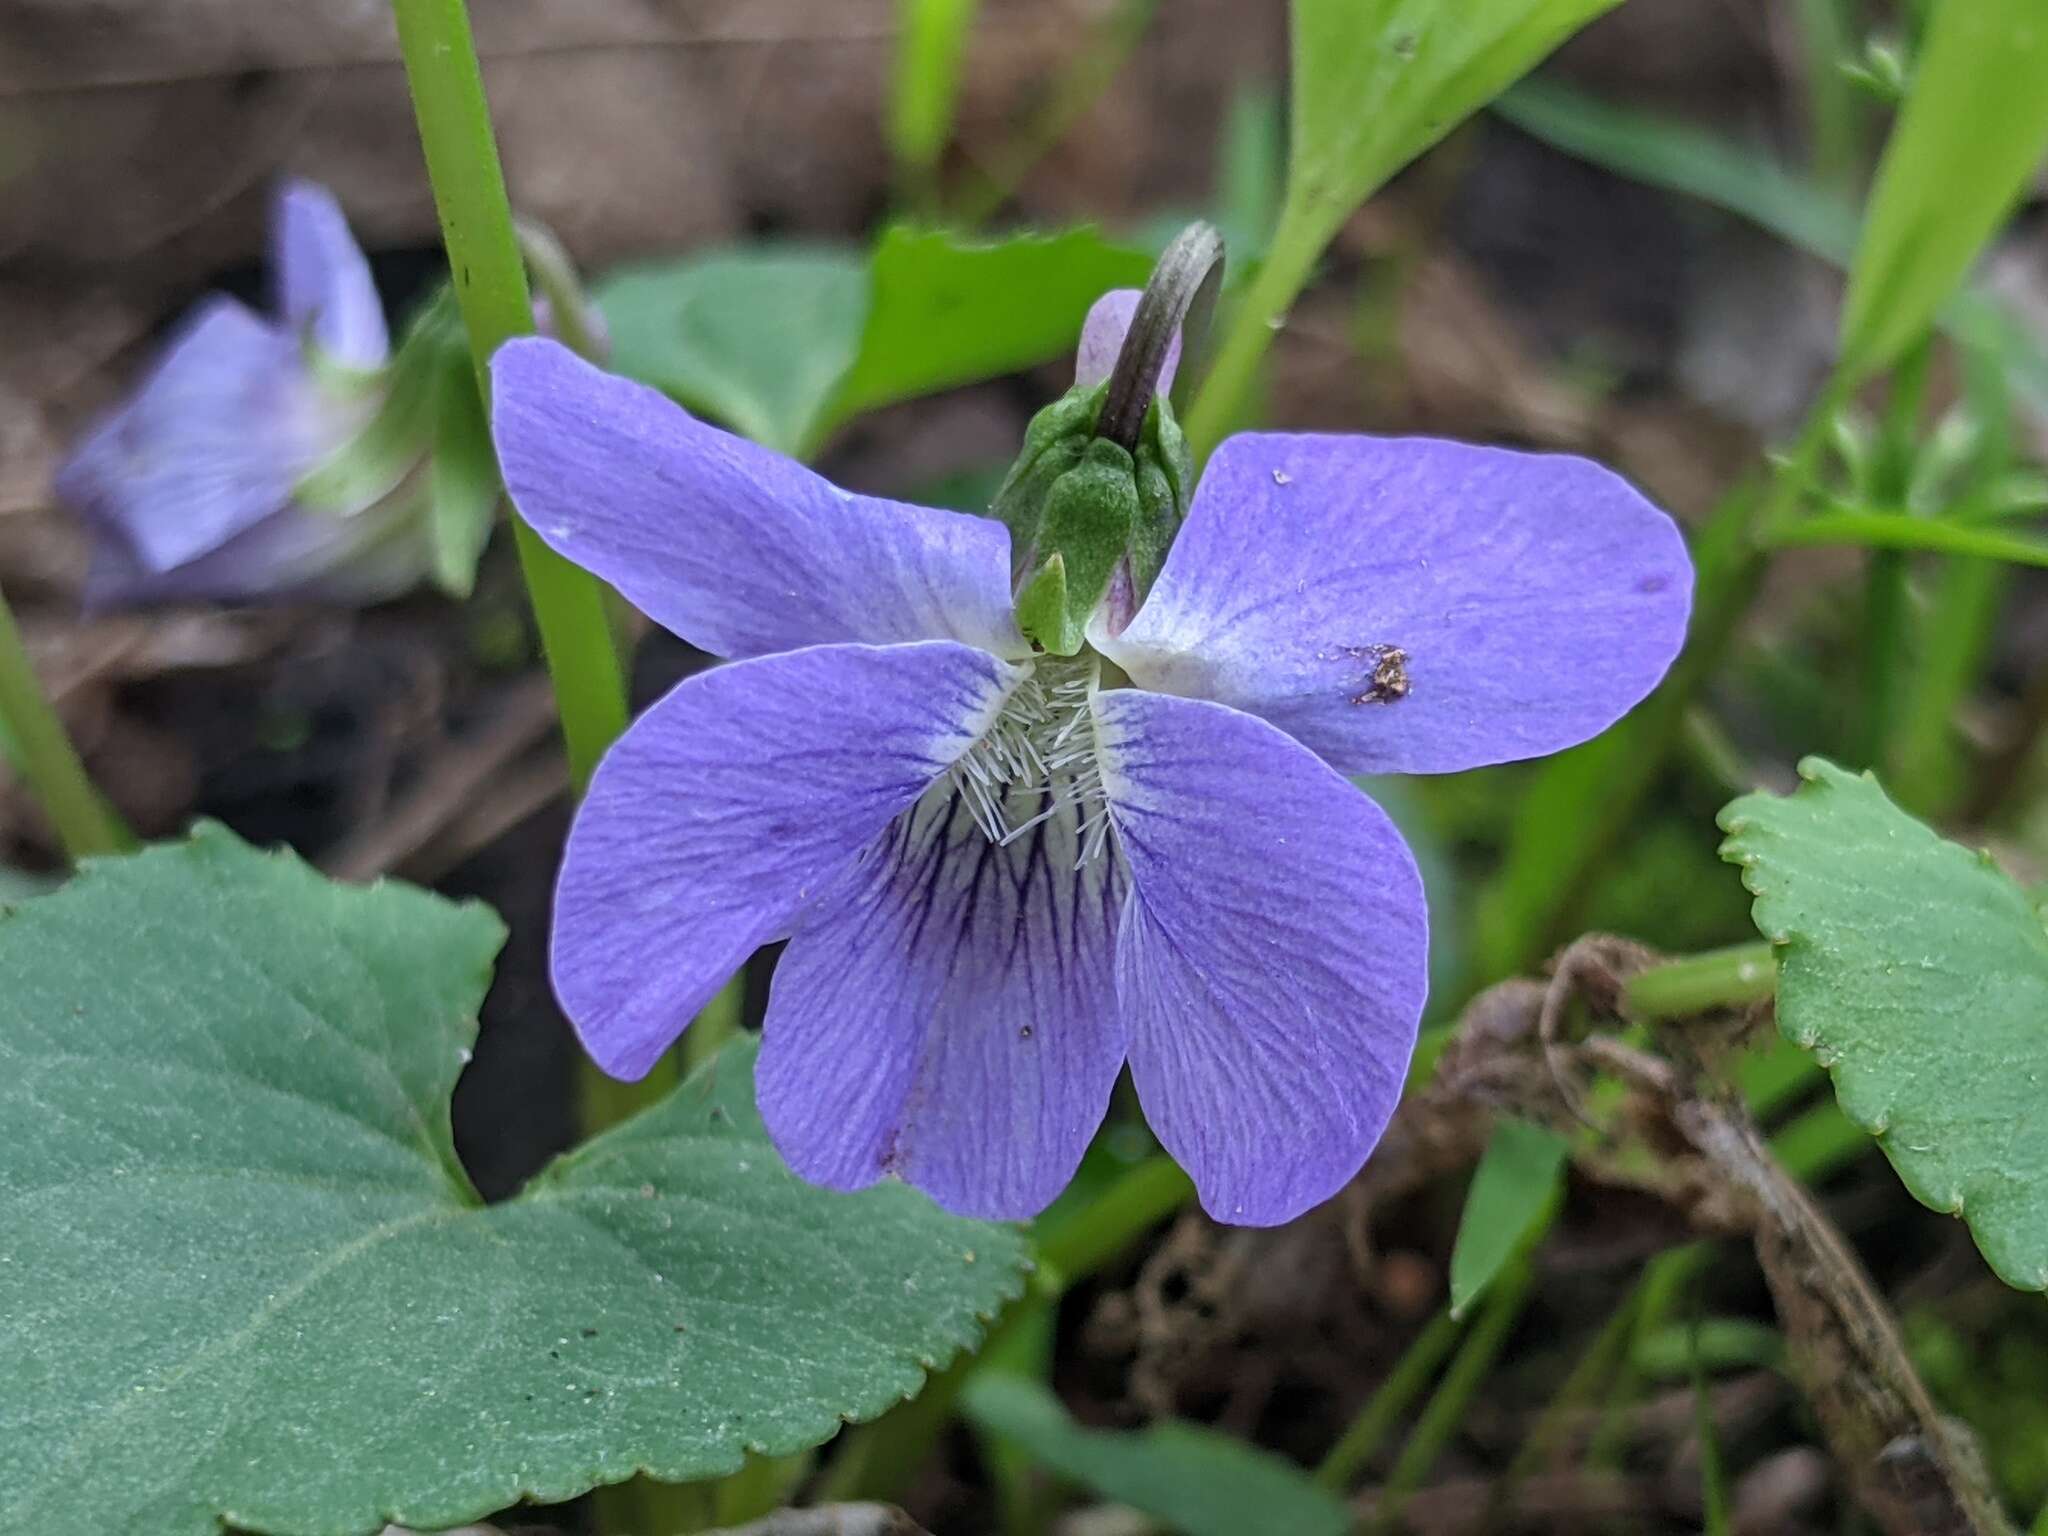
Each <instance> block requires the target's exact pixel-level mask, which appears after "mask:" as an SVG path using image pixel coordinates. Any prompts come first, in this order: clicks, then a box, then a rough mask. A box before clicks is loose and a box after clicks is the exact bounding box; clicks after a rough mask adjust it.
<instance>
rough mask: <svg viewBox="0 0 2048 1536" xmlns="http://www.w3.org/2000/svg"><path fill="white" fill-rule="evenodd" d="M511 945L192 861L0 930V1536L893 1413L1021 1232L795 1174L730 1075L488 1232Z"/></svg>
mask: <svg viewBox="0 0 2048 1536" xmlns="http://www.w3.org/2000/svg"><path fill="white" fill-rule="evenodd" d="M502 937H503V931H502V929H501V927H500V925H499V923H498V920H497V919H496V918H495V917H494V916H493V915H492V914H491V913H490V912H489V911H487V910H485V909H484V908H482V907H479V906H474V905H470V906H452V905H450V904H448V903H447V902H444V901H442V900H440V899H439V898H436V897H433V896H430V895H427V894H425V893H423V892H419V891H415V890H410V889H407V888H405V887H401V886H396V885H380V886H376V887H373V888H370V889H357V888H350V887H345V886H338V885H334V884H330V883H329V882H327V881H325V880H323V879H322V878H321V877H319V876H318V875H317V874H315V873H314V872H313V871H311V870H309V869H307V868H306V867H305V866H304V865H303V864H301V863H299V862H298V861H297V860H296V859H294V858H291V857H289V856H276V855H266V854H261V853H257V852H254V851H252V850H251V849H249V848H247V847H245V846H244V845H243V844H241V843H240V842H238V841H236V840H235V838H233V837H232V836H231V835H230V834H228V833H226V832H224V831H221V830H218V829H208V830H204V831H202V832H200V833H199V834H198V835H197V836H196V837H195V838H194V839H193V840H192V841H191V842H189V843H186V844H183V845H178V846H172V847H163V848H157V849H153V850H150V851H148V852H145V853H142V854H140V855H137V856H134V857H132V858H127V859H119V860H109V861H106V862H103V863H99V864H95V865H92V866H89V867H88V869H87V871H86V872H85V873H84V874H82V875H81V876H79V877H78V878H77V879H76V880H74V881H73V882H72V883H71V884H70V885H69V886H67V887H66V888H64V889H63V890H61V891H58V892H57V893H55V894H53V895H51V896H48V897H44V898H40V899H37V900H34V901H31V902H29V903H27V904H25V905H24V906H22V907H20V908H18V909H16V910H15V911H14V912H13V913H11V914H10V915H8V916H6V917H5V918H4V919H0V976H4V977H6V985H5V987H4V989H0V1148H4V1151H0V1231H4V1232H5V1233H6V1239H5V1243H4V1246H0V1517H4V1521H0V1523H4V1524H5V1525H6V1527H7V1528H8V1529H10V1530H21V1531H35V1532H38V1533H50V1536H56V1533H60V1532H62V1533H71V1532H86V1531H90V1532H93V1533H95V1536H216V1533H217V1531H218V1529H219V1525H220V1523H221V1522H223V1521H225V1522H227V1523H229V1524H232V1525H234V1526H237V1527H241V1528H245V1529H248V1530H252V1531H258V1532H266V1533H277V1536H356V1533H366V1532H372V1531H375V1530H377V1529H378V1528H379V1527H380V1526H381V1525H382V1524H383V1522H384V1521H385V1520H386V1519H391V1520H396V1521H399V1522H401V1523H403V1524H405V1525H409V1526H415V1527H419V1528H422V1529H428V1530H433V1529H439V1528H442V1527H445V1526H452V1525H458V1524H461V1523H462V1522H464V1521H466V1520H470V1519H473V1518H475V1517H477V1516H479V1515H482V1514H485V1513H487V1512H489V1511H491V1510H494V1509H497V1508H499V1507H501V1506H504V1505H508V1504H511V1503H514V1502H516V1501H517V1500H519V1499H520V1498H522V1497H525V1496H532V1497H536V1498H541V1499H561V1498H567V1497H571V1496H573V1495H575V1494H577V1493H580V1492H581V1491H583V1490H584V1489H586V1488H589V1487H591V1486H592V1485H594V1484H597V1483H602V1482H609V1481H614V1480H618V1479H622V1478H625V1477H627V1476H629V1475H631V1474H632V1473H633V1472H634V1471H636V1470H638V1469H642V1468H644V1469H647V1470H649V1471H651V1472H652V1473H653V1474H654V1475H656V1476H658V1477H663V1478H671V1479H686V1478H701V1477H708V1476H713V1475H717V1474H721V1473H724V1472H728V1471H730V1470H732V1469H733V1468H735V1467H737V1466H739V1464H740V1462H741V1459H742V1456H743V1454H744V1453H745V1452H746V1451H748V1450H754V1451H758V1452H762V1453H766V1454H771V1455H774V1454H782V1453H786V1452H791V1451H795V1450H797V1449H800V1448H802V1447H805V1446H810V1445H815V1444H818V1443H819V1442H821V1441H823V1440H825V1439H827V1438H829V1437H830V1436H831V1435H832V1434H833V1433H834V1431H835V1430H836V1429H837V1428H838V1427H839V1424H840V1422H841V1420H842V1419H857V1418H862V1417H866V1416H869V1415H872V1414H875V1413H879V1412H881V1411H882V1410H883V1409H885V1408H887V1407H888V1406H890V1405H891V1404H892V1403H894V1402H895V1401H897V1400H898V1399H900V1398H902V1397H904V1396H906V1395H908V1394H910V1393H912V1392H915V1391H916V1390H917V1389H918V1386H919V1385H920V1383H921V1381H922V1379H923V1376H924V1373H925V1371H926V1370H927V1369H929V1368H930V1367H931V1366H933V1365H935V1364H937V1363H939V1362H941V1361H943V1360H945V1359H946V1358H948V1357H949V1356H951V1355H952V1354H954V1353H955V1352H956V1351H957V1350H959V1349H960V1348H962V1347H963V1346H965V1345H967V1344H969V1343H971V1342H972V1341H973V1340H974V1339H975V1338H976V1337H977V1336H978V1334H979V1331H980V1322H979V1319H981V1318H983V1317H985V1316H987V1315H989V1314H991V1313H993V1312H994V1311H995V1310H996V1309H997V1308H998V1307H999V1306H1000V1305H1001V1304H1002V1302H1003V1301H1004V1299H1005V1298H1007V1297H1009V1296H1012V1295H1014V1294H1015V1293H1016V1291H1017V1289H1018V1287H1019V1274H1020V1269H1021V1266H1022V1263H1023V1243H1022V1239H1021V1238H1020V1237H1019V1236H1018V1235H1017V1234H1016V1233H1014V1232H1012V1231H1009V1230H1006V1229H1003V1228H997V1227H991V1226H987V1225H984V1224H981V1223H976V1222H969V1221H962V1220H958V1219H955V1218H953V1217H949V1216H945V1215H943V1214H941V1213H940V1212H939V1211H938V1210H936V1209H935V1208H934V1207H933V1206H932V1205H931V1204H930V1202H929V1201H927V1200H926V1199H925V1198H924V1197H923V1196H921V1195H919V1194H917V1193H916V1192H914V1191H912V1190H910V1189H907V1188H905V1187H902V1186H900V1185H895V1186H887V1187H882V1188H877V1189H874V1190H870V1191H868V1192H867V1193H865V1194H861V1195H835V1194H831V1193H828V1192H826V1191H823V1190H818V1189H813V1188H811V1187H809V1186H807V1185H804V1184H802V1183H800V1182H798V1181H797V1180H796V1179H795V1178H794V1177H793V1176H791V1175H790V1174H789V1173H788V1172H787V1171H786V1170H785V1169H784V1168H783V1166H782V1164H781V1163H780V1162H779V1161H778V1159H777V1158H776V1156H775V1153H774V1150H773V1149H772V1148H771V1147H770V1145H769V1143H768V1141H767V1139H766V1137H765V1135H764V1134H763V1132H762V1129H761V1125H760V1121H759V1119H758V1117H757V1116H756V1114H755V1112H754V1108H753V1088H752V1052H751V1049H750V1048H749V1047H747V1046H744V1045H738V1046H734V1047H732V1048H731V1049H729V1050H728V1051H727V1052H726V1053H725V1054H724V1055H722V1056H721V1057H719V1058H718V1059H717V1060H716V1061H715V1062H714V1063H713V1064H712V1065H711V1066H710V1067H709V1068H707V1069H706V1070H705V1071H704V1072H702V1073H700V1074H699V1075H698V1076H697V1077H695V1078H693V1079H691V1080H690V1081H689V1082H687V1083H685V1084H684V1085H683V1086H682V1087H681V1088H679V1089H678V1090H677V1091H676V1092H675V1093H673V1094H672V1095H671V1096H670V1097H669V1098H668V1099H667V1100H665V1101H664V1102H663V1103H661V1104H660V1105H658V1106H656V1107H655V1108H654V1109H652V1110H649V1111H648V1112H647V1113H645V1114H643V1115H641V1116H639V1117H638V1118H636V1119H634V1120H631V1121H629V1122H627V1123H626V1124H624V1125H622V1126H620V1127H618V1128H617V1129H615V1130H613V1131H611V1132H610V1133H608V1134H606V1135H604V1136H601V1137H599V1138H597V1139H596V1140H594V1141H593V1142H591V1143H589V1144H588V1145H586V1146H584V1147H582V1148H580V1149H579V1150H577V1151H576V1152H574V1153H572V1154H570V1155H569V1156H567V1157H565V1158H563V1159H561V1160H560V1161H559V1162H558V1163H556V1164H555V1165H554V1166H553V1167H551V1168H550V1169H548V1170H547V1171H546V1172H545V1173H544V1174H542V1175H541V1176H540V1177H539V1178H538V1179H536V1180H535V1181H534V1183H533V1185H532V1186H531V1187H530V1188H529V1189H527V1190H526V1191H525V1192H524V1193H523V1194H521V1195H520V1196H519V1197H518V1198H517V1199H515V1200H510V1201H507V1202H505V1203H503V1204H500V1205H494V1206H485V1205H483V1204H481V1203H480V1202H479V1201H478V1200H477V1198H476V1196H475V1195H474V1193H473V1192H472V1191H471V1189H470V1186H469V1183H468V1180H467V1179H466V1178H465V1177H464V1176H463V1174H462V1171H461V1169H460V1166H459V1165H458V1163H457V1161H456V1157H455V1152H454V1148H453V1144H452V1142H451V1140H450V1136H449V1116H448V1104H449V1092H450V1090H451V1088H452V1087H453V1085H454V1082H455V1078H456V1076H457V1074H458V1073H459V1072H460V1071H461V1069H462V1064H463V1063H464V1062H465V1061H466V1060H467V1059H468V1056H469V1050H470V1045H471V1042H472V1040H473V1038H474V1033H475V1025H474V1012H475V1008H476V1005H477V1002H478V999H479V998H480V997H481V995H482V992H483V988H484V984H485V981H486V978H487V975H488V968H489V964H490V960H491V957H492V955H493V954H494V953H495V951H496V950H497V948H498V945H499V943H500V941H501V939H502Z"/></svg>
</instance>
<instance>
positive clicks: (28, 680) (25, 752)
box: [0, 594, 135, 861]
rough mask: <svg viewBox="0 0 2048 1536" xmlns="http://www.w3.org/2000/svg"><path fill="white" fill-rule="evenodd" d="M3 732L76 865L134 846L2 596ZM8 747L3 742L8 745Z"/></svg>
mask: <svg viewBox="0 0 2048 1536" xmlns="http://www.w3.org/2000/svg"><path fill="white" fill-rule="evenodd" d="M0 730H4V731H6V733H7V736H8V738H9V739H10V740H11V744H12V746H13V753H12V755H13V756H16V757H18V758H19V759H20V763H21V772H22V777H23V778H25V779H26V780H27V781H28V787H29V788H30V789H31V790H33V791H34V792H35V795H36V798H37V799H38V800H40V801H41V802H42V806H43V810H44V811H45V812H46V813H47V814H48V816H49V818H50V824H51V825H52V826H53V827H55V828H56V829H57V838H58V841H60V842H61V843H63V845H64V851H65V853H66V854H68V855H70V857H71V858H72V859H73V860H74V861H76V860H78V859H86V858H91V857H93V856H94V855H95V854H102V853H119V852H120V851H121V850H123V849H124V848H132V847H134V846H135V838H134V836H133V835H132V834H131V833H130V832H129V831H128V829H127V828H126V827H124V826H123V825H122V824H121V820H120V818H119V817H118V816H116V815H115V814H114V812H113V811H112V809H111V808H110V807H109V806H108V805H107V803H106V802H105V801H104V800H102V799H101V798H100V794H99V791H98V790H96V789H94V788H93V786H92V780H91V779H89V778H87V777H86V774H85V764H84V763H82V762H80V761H79V758H78V752H77V750H76V749H75V748H74V747H73V746H72V745H71V738H70V737H68V736H66V735H65V734H64V726H63V722H61V721H60V720H58V718H57V712H56V711H55V710H54V709H52V708H50V701H49V700H48V699H46V698H44V697H43V690H42V687H41V685H40V684H38V683H37V682H36V673H35V668H34V667H33V666H31V665H30V664H29V659H28V649H27V647H25V646H24V645H23V644H22V643H21V631H20V630H19V629H18V628H16V627H15V623H14V613H13V610H11V609H10V608H9V607H8V606H7V599H6V597H5V595H4V594H0ZM4 744H5V743H0V745H4Z"/></svg>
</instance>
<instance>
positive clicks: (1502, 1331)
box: [1372, 1258, 1536, 1530]
mask: <svg viewBox="0 0 2048 1536" xmlns="http://www.w3.org/2000/svg"><path fill="white" fill-rule="evenodd" d="M1535 1290H1536V1268H1535V1266H1534V1265H1533V1264H1531V1263H1530V1262H1529V1260H1528V1259H1526V1258H1521V1259H1516V1260H1514V1261H1513V1262H1512V1263H1510V1264H1509V1265H1508V1266H1507V1267H1506V1268H1505V1269H1503V1270H1502V1271H1501V1272H1500V1275H1499V1276H1498V1277H1497V1278H1496V1279H1495V1280H1494V1282H1493V1288H1492V1289H1491V1290H1490V1291H1488V1292H1487V1294H1486V1301H1485V1304H1484V1305H1483V1306H1482V1307H1481V1308H1480V1312H1479V1316H1478V1318H1477V1319H1476V1320H1475V1321H1474V1322H1473V1324H1472V1331H1471V1332H1470V1333H1468V1334H1467V1335H1466V1336H1465V1342H1464V1343H1463V1344H1461V1345H1459V1347H1458V1353H1457V1355H1456V1356H1455V1357H1454V1358H1453V1359H1452V1361H1451V1365H1450V1369H1449V1370H1447V1371H1445V1372H1444V1378H1443V1380H1442V1381H1441V1382H1440V1383H1439V1384H1438V1386H1437V1389H1436V1391H1435V1392H1434V1393H1432V1394H1431V1395H1430V1399H1429V1402H1428V1404H1427V1405H1426V1406H1425V1407H1424V1408H1423V1410H1422V1416H1421V1417H1420V1418H1419V1419H1417V1420H1416V1421H1415V1431H1414V1433H1413V1434H1411V1435H1410V1436H1409V1437H1408V1443H1407V1444H1406V1445H1405V1446H1403V1447H1402V1448H1401V1455H1400V1458H1399V1459H1398V1460H1397V1461H1395V1463H1394V1470H1393V1471H1392V1472H1391V1473H1390V1474H1388V1477H1387V1483H1386V1487H1385V1489H1384V1490H1383V1491H1382V1493H1381V1495H1380V1499H1379V1506H1378V1509H1377V1510H1376V1511H1375V1513H1374V1516H1373V1521H1372V1526H1373V1528H1374V1529H1376V1530H1388V1529H1391V1528H1392V1526H1393V1524H1394V1521H1395V1520H1396V1518H1398V1516H1399V1515H1400V1512H1401V1506H1402V1505H1404V1504H1406V1503H1407V1502H1408V1496H1409V1495H1410V1494H1412V1493H1413V1492H1414V1491H1415V1490H1416V1489H1417V1488H1420V1487H1421V1486H1422V1480H1423V1479H1424V1478H1425V1477H1427V1476H1429V1472H1430V1469H1431V1468H1432V1467H1434V1466H1435V1465H1436V1462H1437V1458H1438V1457H1439V1456H1441V1455H1442V1454H1443V1450H1444V1447H1445V1446H1446V1445H1448V1444H1449V1443H1450V1440H1451V1436H1452V1435H1453V1434H1455V1433H1456V1432H1457V1429H1458V1425H1459V1424H1460V1423H1462V1422H1463V1421H1464V1418H1465V1410H1466V1409H1467V1408H1469V1407H1470V1406H1471V1403H1472V1398H1473V1395H1474V1394H1475V1393H1477V1392H1478V1390H1479V1389H1480V1387H1481V1386H1483V1385H1484V1384H1485V1382H1486V1378H1487V1376H1488V1375H1489V1374H1490V1373H1491V1372H1492V1370H1493V1366H1494V1362H1495V1361H1496V1360H1498V1359H1499V1358H1500V1352H1501V1350H1502V1349H1503V1348H1504V1347H1505V1346H1506V1344H1507V1341H1508V1335H1509V1334H1510V1333H1512V1332H1513V1331H1514V1327H1515V1324H1516V1323H1518V1322H1520V1321H1521V1319H1522V1312H1523V1309H1524V1308H1526V1307H1527V1306H1528V1304H1529V1298H1530V1297H1531V1296H1532V1295H1533V1294H1534V1293H1535Z"/></svg>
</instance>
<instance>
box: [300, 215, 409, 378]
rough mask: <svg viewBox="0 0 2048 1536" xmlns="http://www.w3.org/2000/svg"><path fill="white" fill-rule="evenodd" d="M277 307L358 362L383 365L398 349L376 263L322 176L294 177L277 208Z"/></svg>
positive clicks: (334, 353) (339, 354)
mask: <svg viewBox="0 0 2048 1536" xmlns="http://www.w3.org/2000/svg"><path fill="white" fill-rule="evenodd" d="M270 238H271V246H272V254H271V261H272V272H271V278H272V281H273V282H274V283H275V284H276V285H277V313H278V315H279V317H280V318H281V319H283V321H284V322H285V324H286V325H287V326H289V327H290V329H291V330H292V331H293V333H294V334H296V335H301V336H303V335H306V334H307V333H309V332H310V333H311V335H312V337H313V339H314V340H315V341H316V342H318V343H319V344H320V348H321V350H322V351H324V352H325V353H327V354H328V356H330V357H332V358H333V359H334V360H335V361H337V362H340V363H344V364H346V365H348V366H349V367H351V368H364V369H369V368H377V367H381V366H382V365H383V363H384V360H385V359H386V358H387V357H388V356H389V355H390V352H391V337H390V333H389V332H388V331H387V330H386V329H385V325H384V306H383V305H382V304H381V303H379V302H378V299H377V285H376V284H375V283H374V282H372V281H371V279H370V264H369V262H368V261H366V260H365V259H364V258H363V251H362V247H361V246H359V245H357V244H356V241H355V236H353V235H351V234H350V233H349V231H348V219H347V217H346V216H344V215H343V213H342V211H341V205H340V204H339V203H337V202H336V201H335V200H334V194H333V193H332V192H329V191H328V190H327V189H326V188H325V187H323V186H321V185H319V184H318V183H317V182H311V181H287V182H286V183H284V185H283V186H281V187H279V188H278V190H277V203H276V206H275V208H274V209H273V211H272V214H271V231H270Z"/></svg>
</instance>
